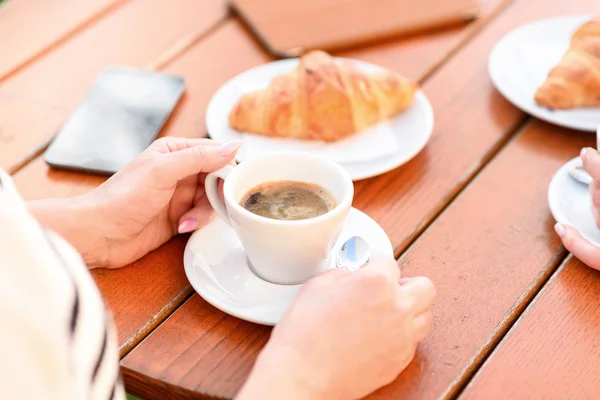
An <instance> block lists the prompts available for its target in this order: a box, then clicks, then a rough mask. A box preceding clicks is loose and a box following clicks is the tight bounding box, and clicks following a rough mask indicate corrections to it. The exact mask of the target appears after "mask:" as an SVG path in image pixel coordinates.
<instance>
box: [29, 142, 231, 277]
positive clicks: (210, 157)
mask: <svg viewBox="0 0 600 400" xmlns="http://www.w3.org/2000/svg"><path fill="white" fill-rule="evenodd" d="M239 146H240V142H239V141H232V142H227V143H224V144H222V145H221V144H220V143H217V142H214V141H212V140H209V139H184V138H176V137H166V138H162V139H159V140H157V141H155V142H154V143H152V144H151V145H150V146H149V147H148V148H147V149H146V150H145V151H144V152H143V153H142V154H140V155H139V156H138V157H137V158H136V159H135V160H134V161H132V162H131V163H130V164H129V165H127V166H126V167H125V168H123V169H122V170H121V171H119V172H118V173H116V174H115V175H113V176H112V177H111V178H110V179H108V180H107V181H106V182H104V183H103V184H102V185H100V186H99V187H98V188H96V189H95V190H94V191H92V192H91V193H89V194H86V195H84V196H79V197H76V198H73V199H68V200H64V199H59V200H50V201H41V202H33V203H32V204H31V205H30V210H31V211H32V213H33V214H34V215H35V216H36V217H37V218H38V220H40V221H41V222H42V224H43V225H46V226H48V227H49V228H50V229H53V230H55V231H57V232H58V233H59V234H61V235H62V236H64V237H65V238H66V239H67V240H68V241H69V242H71V243H72V244H73V245H74V246H75V247H76V248H77V249H78V250H79V251H80V253H82V255H83V256H84V259H85V261H86V262H87V263H88V266H90V267H107V268H118V267H122V266H125V265H127V264H130V263H132V262H133V261H136V260H137V259H139V258H141V257H143V256H144V255H145V254H147V253H148V252H150V251H152V250H154V249H156V248H157V247H159V246H160V245H162V244H163V243H165V242H166V241H167V240H169V239H170V238H171V237H172V236H173V235H175V234H176V233H177V232H179V233H185V232H190V231H192V230H194V229H196V227H198V226H200V225H201V224H202V223H204V222H206V220H207V219H208V217H209V216H210V215H211V208H210V205H209V204H208V201H207V199H206V196H205V192H204V179H205V174H206V173H208V172H212V171H216V170H218V169H220V168H222V167H223V166H225V165H226V164H227V163H230V162H233V161H232V160H233V159H234V156H235V153H236V152H237V150H238V148H239ZM52 213H54V214H55V215H58V216H60V215H62V218H60V217H59V218H57V217H53V216H52ZM69 219H72V220H73V219H75V220H77V221H71V222H69ZM77 223H78V224H79V226H77Z"/></svg>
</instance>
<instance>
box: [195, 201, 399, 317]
mask: <svg viewBox="0 0 600 400" xmlns="http://www.w3.org/2000/svg"><path fill="white" fill-rule="evenodd" d="M351 236H361V237H363V238H364V239H365V240H366V241H367V242H368V243H369V245H370V247H371V252H372V255H373V257H376V256H380V255H386V256H390V257H393V255H394V250H393V248H392V244H391V243H390V240H389V239H388V237H387V235H386V234H385V232H384V231H383V229H382V228H381V227H380V226H379V225H378V224H377V222H375V221H374V220H373V219H371V218H370V217H369V216H367V215H366V214H364V213H362V212H360V211H358V210H357V209H355V208H352V209H351V210H350V213H349V215H348V219H347V220H346V222H345V227H344V230H343V231H342V233H341V235H340V238H339V240H338V243H337V244H336V245H335V246H334V248H333V251H332V255H333V254H337V251H338V249H339V247H340V246H341V245H342V244H343V243H344V242H345V241H346V240H347V239H348V238H349V237H351ZM183 263H184V266H185V273H186V275H187V278H188V280H189V281H190V283H191V285H192V286H193V287H194V289H195V290H196V292H198V294H199V295H200V296H201V297H202V298H204V300H206V301H207V302H209V303H210V304H212V305H213V306H215V307H217V308H218V309H220V310H222V311H224V312H226V313H228V314H231V315H233V316H235V317H238V318H241V319H244V320H246V321H250V322H255V323H257V324H263V325H275V324H276V323H277V321H279V318H280V317H281V315H282V314H283V312H284V311H285V310H286V308H287V307H288V305H289V304H290V302H291V301H292V300H293V299H294V297H295V296H296V293H297V292H298V290H299V289H300V287H301V285H276V284H273V283H269V282H266V281H264V280H262V279H260V278H258V277H257V276H256V275H254V274H253V273H252V272H251V270H250V269H249V268H248V264H247V263H246V255H245V253H244V249H243V248H242V245H241V243H240V241H239V240H238V238H237V236H236V234H235V232H234V231H233V229H231V228H230V227H229V226H228V225H227V224H226V223H225V222H223V220H222V219H220V218H218V217H217V218H214V219H213V220H212V221H211V222H210V223H209V224H208V225H206V226H205V227H203V228H201V229H199V230H198V231H196V232H194V234H193V235H192V236H191V237H190V240H189V241H188V243H187V246H186V248H185V253H184V258H183ZM332 267H333V257H332Z"/></svg>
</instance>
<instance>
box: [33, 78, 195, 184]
mask: <svg viewBox="0 0 600 400" xmlns="http://www.w3.org/2000/svg"><path fill="white" fill-rule="evenodd" d="M184 86H185V82H184V79H183V78H182V77H179V76H173V75H167V74H164V73H160V72H153V71H143V70H136V69H130V68H121V67H110V68H106V69H104V70H103V71H102V72H101V73H100V75H99V76H98V77H97V78H96V81H95V82H94V84H93V85H92V87H91V88H90V90H89V91H88V93H87V94H86V96H85V98H84V100H83V101H82V102H81V103H80V104H79V105H78V106H77V108H76V109H75V110H74V111H73V113H72V114H71V116H70V117H69V119H68V120H67V121H66V123H65V124H64V125H63V126H62V127H61V129H60V130H59V132H58V133H57V135H56V137H55V138H54V140H53V141H52V143H51V144H50V146H49V147H48V150H46V153H45V154H44V159H45V160H46V162H47V163H48V165H50V166H52V167H55V168H62V169H69V170H76V171H84V172H91V173H96V174H103V175H111V174H113V173H115V172H117V171H118V170H119V169H121V168H122V167H124V166H125V165H126V164H127V163H129V162H130V161H131V160H132V159H134V158H135V157H136V156H137V155H138V154H139V153H141V152H142V151H143V150H144V149H146V147H148V145H150V143H152V141H153V140H154V139H155V138H156V136H157V135H158V134H159V132H160V130H161V129H162V127H163V125H164V123H165V121H166V120H167V119H168V118H169V115H171V112H172V111H173V109H174V108H175V106H176V105H177V103H178V101H179V99H180V98H181V95H182V94H183V89H184Z"/></svg>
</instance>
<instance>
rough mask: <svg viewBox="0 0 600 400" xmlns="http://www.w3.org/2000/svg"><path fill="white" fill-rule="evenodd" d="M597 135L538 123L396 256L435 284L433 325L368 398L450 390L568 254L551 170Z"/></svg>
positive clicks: (408, 272) (466, 375)
mask: <svg viewBox="0 0 600 400" xmlns="http://www.w3.org/2000/svg"><path fill="white" fill-rule="evenodd" d="M593 141H594V138H593V137H592V136H591V135H589V134H585V133H579V134H577V133H574V132H571V131H567V130H561V129H558V128H553V127H550V126H549V125H546V124H543V123H539V122H537V121H536V122H535V123H533V124H531V125H529V126H528V127H527V128H526V129H525V130H524V131H523V132H521V134H519V135H518V136H517V137H516V139H514V141H511V142H510V143H509V144H508V145H507V146H506V148H505V149H504V150H503V151H502V152H501V153H500V154H499V155H498V156H497V157H496V158H494V159H493V160H492V162H491V163H490V164H488V166H486V168H485V169H484V170H483V171H482V172H481V173H480V174H479V175H478V177H477V178H476V179H475V180H474V181H473V182H472V183H471V184H470V185H469V186H468V187H467V188H466V189H465V190H464V191H463V192H462V193H461V194H460V195H459V196H458V197H457V198H456V200H455V201H454V202H453V203H452V204H451V205H450V206H449V207H448V208H447V209H446V210H445V211H444V213H443V214H442V215H441V216H440V217H439V218H438V219H436V221H435V222H434V223H433V224H432V225H431V226H430V228H429V229H428V230H427V231H426V232H425V233H424V234H423V235H422V236H421V237H420V238H419V239H418V240H417V242H415V244H414V245H413V246H412V247H411V248H410V249H409V250H408V251H407V252H406V253H405V254H404V256H403V257H402V258H401V260H400V265H401V268H402V270H403V273H404V274H406V275H409V276H415V275H427V276H429V277H430V278H431V279H432V280H433V281H434V283H435V284H436V287H437V291H438V298H437V299H436V303H435V306H434V320H435V327H434V330H433V333H432V335H431V336H430V337H428V338H427V339H426V341H425V342H424V343H423V344H422V345H421V346H420V349H419V351H418V357H417V360H416V362H414V363H412V364H411V365H410V367H409V368H408V369H407V370H406V371H405V372H404V373H403V374H402V375H401V376H400V377H399V379H398V380H397V381H396V382H395V383H394V384H393V385H390V386H389V387H387V388H385V389H383V390H381V391H380V392H379V393H377V394H376V395H375V396H373V398H419V399H434V398H440V397H441V398H449V397H453V396H454V395H455V394H456V393H457V392H458V391H459V390H460V389H461V388H462V387H463V385H464V384H465V382H466V381H467V380H468V379H469V378H470V377H471V376H472V374H473V373H474V371H475V370H476V369H477V368H478V367H479V366H480V365H481V363H482V362H483V360H484V359H485V357H486V356H487V355H488V353H489V351H491V349H492V348H493V346H494V345H495V344H496V343H497V342H498V341H499V340H500V338H501V337H502V336H503V335H504V334H505V333H506V332H507V331H508V329H509V328H510V326H511V325H512V323H513V322H514V321H515V320H516V319H517V318H518V315H519V314H520V312H521V311H522V310H523V309H524V308H525V307H526V305H527V304H528V302H529V301H530V300H531V299H532V298H533V297H534V296H535V294H536V293H537V291H538V290H539V289H540V287H541V285H542V284H543V283H544V282H545V281H546V279H547V278H548V277H549V276H550V274H551V273H552V272H553V271H554V270H555V269H556V267H557V266H558V263H559V262H560V261H561V260H562V258H563V257H564V254H565V253H564V250H563V248H562V247H561V243H560V240H559V239H558V238H557V236H556V235H555V234H554V230H553V224H554V221H553V219H552V216H551V215H550V213H549V211H548V207H547V187H548V183H549V181H550V179H551V177H552V175H553V174H554V172H555V171H556V170H557V169H558V168H559V167H560V166H561V165H562V164H563V163H564V162H565V161H566V160H568V159H570V158H572V157H573V156H574V155H576V154H578V152H579V150H580V149H581V148H582V147H583V146H585V145H590V144H592V143H593Z"/></svg>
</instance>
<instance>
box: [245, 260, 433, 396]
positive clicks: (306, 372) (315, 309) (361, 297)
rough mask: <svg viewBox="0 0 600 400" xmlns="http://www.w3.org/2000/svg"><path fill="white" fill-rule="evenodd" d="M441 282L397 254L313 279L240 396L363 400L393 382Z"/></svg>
mask: <svg viewBox="0 0 600 400" xmlns="http://www.w3.org/2000/svg"><path fill="white" fill-rule="evenodd" d="M434 297H435V289H434V287H433V284H432V283H431V281H430V280H429V279H427V278H423V277H419V278H404V279H401V277H400V269H399V268H398V264H397V263H396V261H395V260H394V259H393V258H390V259H387V258H386V259H378V260H375V261H373V262H372V263H370V264H368V265H366V266H364V267H363V268H361V269H360V270H358V271H357V272H354V273H352V272H350V271H348V270H344V269H335V270H332V271H328V272H326V273H323V274H321V275H319V276H317V277H316V278H314V279H312V280H311V281H309V282H308V283H307V284H305V285H304V286H303V287H302V289H301V290H300V292H299V293H298V296H297V297H296V299H295V300H294V302H293V303H292V305H291V306H290V308H289V309H288V311H287V312H286V313H285V315H284V316H283V317H282V319H281V321H280V322H279V324H278V325H277V326H276V327H275V329H274V330H273V333H272V335H271V338H270V340H269V342H268V343H267V346H266V347H265V349H264V350H263V352H262V354H261V355H260V356H259V358H258V360H257V362H256V364H255V366H254V369H253V372H252V374H251V376H250V378H249V379H248V382H247V383H246V385H245V386H244V388H242V391H241V392H240V395H239V399H240V400H241V399H259V398H260V399H288V400H294V399H315V400H318V399H356V398H362V397H363V396H365V395H367V394H368V393H370V392H372V391H374V390H375V389H378V388H380V387H382V386H384V385H386V384H388V383H390V382H392V381H393V380H394V379H395V378H396V377H397V376H398V374H399V373H400V372H401V371H402V370H403V369H404V368H406V366H407V365H408V364H409V363H410V361H411V360H412V359H413V357H414V354H415V350H416V347H417V343H419V341H421V340H422V339H423V338H424V337H425V336H426V335H427V334H428V333H429V331H430V330H431V327H432V312H431V306H432V303H433V300H434Z"/></svg>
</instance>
